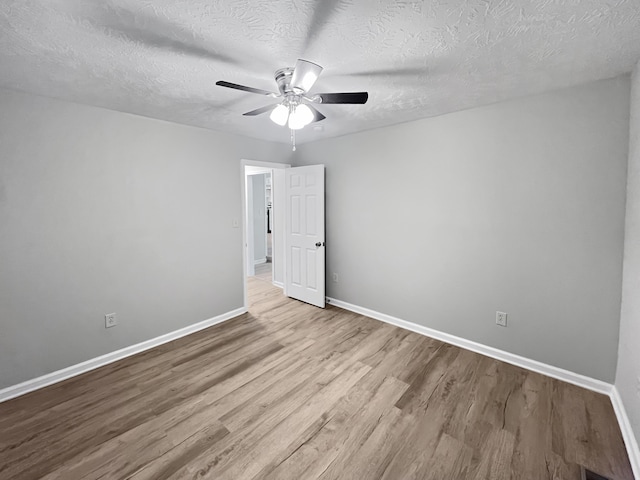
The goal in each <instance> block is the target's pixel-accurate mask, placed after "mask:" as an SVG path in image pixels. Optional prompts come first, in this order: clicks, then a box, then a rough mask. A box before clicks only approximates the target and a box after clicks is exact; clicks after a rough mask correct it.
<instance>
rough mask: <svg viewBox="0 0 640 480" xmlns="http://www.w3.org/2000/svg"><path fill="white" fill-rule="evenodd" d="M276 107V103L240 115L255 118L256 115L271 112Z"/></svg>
mask: <svg viewBox="0 0 640 480" xmlns="http://www.w3.org/2000/svg"><path fill="white" fill-rule="evenodd" d="M277 106H278V104H277V103H275V104H273V105H267V106H265V107H260V108H256V109H255V110H251V111H250V112H246V113H243V114H242V115H246V116H247V117H255V116H256V115H261V114H263V113H267V112H268V111H269V110H273V109H274V108H276V107H277Z"/></svg>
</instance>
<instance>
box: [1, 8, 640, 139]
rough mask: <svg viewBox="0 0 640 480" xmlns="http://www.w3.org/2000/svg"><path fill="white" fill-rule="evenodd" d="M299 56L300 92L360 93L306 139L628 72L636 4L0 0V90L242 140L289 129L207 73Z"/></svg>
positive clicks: (239, 72) (255, 70)
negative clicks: (362, 93)
mask: <svg viewBox="0 0 640 480" xmlns="http://www.w3.org/2000/svg"><path fill="white" fill-rule="evenodd" d="M299 57H300V58H305V59H307V60H311V61H313V62H316V63H319V64H320V65H322V66H324V68H325V70H324V72H323V73H322V75H321V77H320V79H319V80H318V82H317V83H316V86H315V87H314V88H313V91H316V92H331V91H359V90H366V91H368V92H369V102H368V103H367V104H366V105H320V106H319V107H318V110H320V111H321V112H322V113H323V114H324V115H326V116H327V119H326V120H324V121H322V122H320V123H318V124H315V125H316V126H317V128H312V127H307V128H305V129H304V130H303V131H301V132H299V133H298V141H310V140H315V139H319V138H323V137H330V136H336V135H341V134H345V133H351V132H356V131H360V130H365V129H369V128H374V127H379V126H383V125H390V124H394V123H399V122H404V121H409V120H414V119H417V118H422V117H428V116H433V115H438V114H442V113H446V112H451V111H456V110H461V109H464V108H469V107H473V106H477V105H483V104H488V103H492V102H496V101H499V100H503V99H507V98H513V97H517V96H522V95H528V94H532V93H537V92H541V91H544V90H549V89H553V88H559V87H565V86H569V85H573V84H577V83H582V82H586V81H591V80H596V79H601V78H608V77H613V76H616V75H619V74H621V73H625V72H628V71H630V70H631V69H632V66H633V64H634V63H635V62H636V61H637V60H638V58H640V0H529V1H527V0H457V1H456V0H430V1H429V0H426V1H418V0H395V1H394V0H386V1H384V0H318V1H312V0H288V1H284V0H279V1H276V0H224V1H221V0H218V1H216V0H157V1H150V0H142V1H139V0H138V1H136V0H47V1H42V0H2V2H0V86H4V87H8V88H12V89H17V90H22V91H27V92H31V93H35V94H41V95H46V96H51V97H56V98H61V99H66V100H70V101H74V102H79V103H84V104H90V105H97V106H102V107H106V108H110V109H114V110H120V111H125V112H131V113H136V114H140V115H146V116H149V117H154V118H159V119H165V120H170V121H174V122H178V123H184V124H188V125H196V126H201V127H205V128H211V129H214V130H221V131H226V132H233V133H240V134H244V135H248V136H252V137H256V138H263V139H267V140H273V141H282V142H288V141H289V131H288V130H287V129H286V128H284V127H278V126H276V125H274V124H273V123H271V122H270V121H269V118H268V115H262V116H259V117H243V116H242V113H243V112H245V111H248V110H252V109H254V108H258V107H260V106H263V105H267V104H269V103H272V102H273V100H272V99H270V98H268V97H264V96H260V95H254V94H250V93H245V92H240V91H236V90H231V89H225V88H221V87H217V86H215V85H214V84H215V82H216V81H217V80H227V81H230V82H234V83H241V84H245V85H249V86H253V87H257V88H262V89H265V90H270V91H277V87H276V85H275V82H274V80H273V73H274V71H275V70H276V69H278V68H281V67H286V66H293V65H294V64H295V60H296V59H297V58H299ZM313 91H312V92H313ZM320 126H322V129H321V130H322V131H319V127H320Z"/></svg>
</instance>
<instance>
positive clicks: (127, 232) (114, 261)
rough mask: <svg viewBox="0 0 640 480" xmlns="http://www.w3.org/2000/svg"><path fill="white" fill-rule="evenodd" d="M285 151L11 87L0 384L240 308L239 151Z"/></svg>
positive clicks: (4, 107)
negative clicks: (110, 320)
mask: <svg viewBox="0 0 640 480" xmlns="http://www.w3.org/2000/svg"><path fill="white" fill-rule="evenodd" d="M288 156H289V153H288V149H287V148H286V146H281V145H274V144H269V143H266V142H261V141H254V140H251V139H248V138H244V137H239V136H232V135H226V134H220V133H214V132H210V131H207V130H202V129H197V128H192V127H186V126H179V125H175V124H171V123H167V122H162V121H156V120H151V119H147V118H143V117H136V116H132V115H127V114H122V113H117V112H112V111H108V110H103V109H99V108H93V107H86V106H80V105H76V104H71V103H65V102H59V101H55V100H50V99H45V98H41V97H35V96H30V95H25V94H20V93H15V92H10V91H6V90H1V91H0V388H2V387H6V386H9V385H13V384H16V383H19V382H22V381H24V380H27V379H30V378H33V377H36V376H39V375H42V374H45V373H48V372H52V371H55V370H57V369H60V368H63V367H67V366H69V365H72V364H76V363H78V362H82V361H84V360H87V359H90V358H93V357H96V356H98V355H101V354H104V353H107V352H111V351H113V350H116V349H119V348H123V347H125V346H128V345H132V344H135V343H138V342H141V341H143V340H147V339H149V338H153V337H156V336H158V335H161V334H164V333H167V332H170V331H173V330H176V329H179V328H181V327H185V326H187V325H190V324H193V323H196V322H200V321H202V320H205V319H208V318H211V317H214V316H216V315H219V314H222V313H225V312H228V311H230V310H233V309H236V308H239V307H241V306H242V303H243V293H242V292H243V287H242V282H243V272H242V257H241V255H242V229H240V228H232V220H233V219H237V220H238V221H240V220H241V219H242V212H241V195H240V182H241V169H240V159H241V158H251V159H256V160H265V161H281V160H282V159H286V158H288ZM110 312H116V313H117V314H118V319H119V322H120V325H118V326H117V327H115V328H112V329H109V330H106V329H105V328H104V314H105V313H110Z"/></svg>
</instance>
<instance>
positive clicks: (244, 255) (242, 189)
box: [240, 159, 291, 310]
mask: <svg viewBox="0 0 640 480" xmlns="http://www.w3.org/2000/svg"><path fill="white" fill-rule="evenodd" d="M245 167H261V168H268V169H271V170H275V169H285V168H290V167H291V165H290V164H288V163H275V162H261V161H258V160H248V159H241V160H240V195H241V198H242V289H243V305H244V309H245V310H248V309H249V296H248V293H247V249H248V241H247V240H248V236H247V188H246V185H247V182H246V176H247V174H246V168H245ZM271 189H272V190H271V195H272V198H273V196H274V190H273V174H272V175H271ZM281 217H282V218H284V215H281ZM274 227H276V228H278V229H281V228H284V224H282V222H280V224H278V223H277V222H276V223H274ZM273 237H275V234H274V233H272V238H273ZM272 253H273V255H274V257H275V248H274V251H273V252H272ZM278 261H280V262H282V263H283V267H285V265H284V258H278ZM283 271H286V270H283Z"/></svg>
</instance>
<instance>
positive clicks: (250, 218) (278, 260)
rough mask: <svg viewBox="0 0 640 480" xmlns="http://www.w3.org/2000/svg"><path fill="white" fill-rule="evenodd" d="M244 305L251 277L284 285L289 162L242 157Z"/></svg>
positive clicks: (246, 305) (276, 284) (246, 300)
mask: <svg viewBox="0 0 640 480" xmlns="http://www.w3.org/2000/svg"><path fill="white" fill-rule="evenodd" d="M241 168H242V202H243V206H242V207H243V208H242V214H243V222H242V227H243V245H244V254H243V266H244V269H243V271H244V282H243V283H244V305H245V307H248V295H247V279H248V278H249V277H256V278H259V279H261V280H264V281H268V282H270V283H273V285H275V286H277V287H280V288H283V287H284V271H285V270H284V257H285V255H284V253H285V252H284V222H283V221H282V219H283V218H284V171H285V169H286V168H289V165H285V164H278V163H269V162H259V161H254V160H242V162H241Z"/></svg>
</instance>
